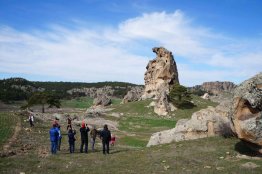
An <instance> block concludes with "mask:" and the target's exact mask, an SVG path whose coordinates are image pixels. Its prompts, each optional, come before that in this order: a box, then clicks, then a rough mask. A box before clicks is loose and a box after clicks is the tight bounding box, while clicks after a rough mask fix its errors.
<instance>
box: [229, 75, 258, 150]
mask: <svg viewBox="0 0 262 174" xmlns="http://www.w3.org/2000/svg"><path fill="white" fill-rule="evenodd" d="M230 118H231V121H232V127H233V130H234V132H235V133H236V135H237V136H238V138H240V139H241V140H243V141H245V142H247V144H248V146H249V147H251V148H253V149H255V150H257V151H259V152H260V153H262V73H259V74H258V75H256V76H255V77H253V78H251V79H249V80H246V81H244V82H243V83H241V84H240V85H239V86H238V87H237V88H236V89H235V91H234V97H233V101H232V108H231V112H230Z"/></svg>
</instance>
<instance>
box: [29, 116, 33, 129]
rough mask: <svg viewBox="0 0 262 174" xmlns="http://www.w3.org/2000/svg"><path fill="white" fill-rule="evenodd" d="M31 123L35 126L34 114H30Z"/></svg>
mask: <svg viewBox="0 0 262 174" xmlns="http://www.w3.org/2000/svg"><path fill="white" fill-rule="evenodd" d="M29 123H30V126H31V127H34V116H33V114H30V115H29Z"/></svg>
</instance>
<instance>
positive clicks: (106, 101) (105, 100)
mask: <svg viewBox="0 0 262 174" xmlns="http://www.w3.org/2000/svg"><path fill="white" fill-rule="evenodd" d="M93 104H94V106H108V105H110V104H111V98H110V97H108V96H107V95H103V94H100V95H98V96H97V98H95V99H94V101H93Z"/></svg>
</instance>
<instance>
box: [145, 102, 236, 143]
mask: <svg viewBox="0 0 262 174" xmlns="http://www.w3.org/2000/svg"><path fill="white" fill-rule="evenodd" d="M225 106H228V104H224V106H220V105H219V106H217V107H216V108H214V107H211V106H210V107H208V108H207V109H202V110H200V111H198V112H195V113H194V114H193V115H192V117H191V119H181V120H179V121H178V122H177V124H176V127H175V128H173V129H170V130H165V131H162V132H157V133H154V134H153V135H152V136H151V138H150V140H149V142H148V144H147V147H149V146H153V145H158V144H165V143H170V142H172V141H176V142H177V141H183V140H192V139H198V138H204V137H210V136H216V135H224V136H226V135H230V134H231V128H230V121H229V119H228V111H229V108H228V107H225Z"/></svg>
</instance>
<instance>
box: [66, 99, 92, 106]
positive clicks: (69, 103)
mask: <svg viewBox="0 0 262 174" xmlns="http://www.w3.org/2000/svg"><path fill="white" fill-rule="evenodd" d="M61 104H62V107H64V108H89V107H90V106H92V104H93V99H92V98H90V97H80V98H76V99H71V100H62V101H61Z"/></svg>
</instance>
